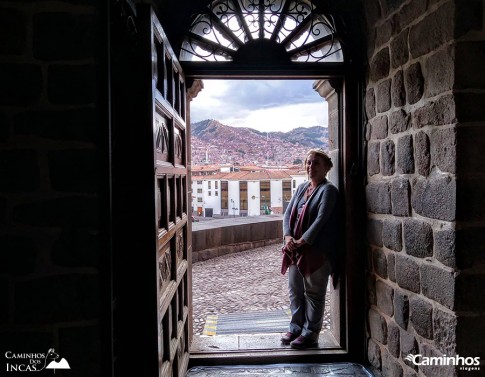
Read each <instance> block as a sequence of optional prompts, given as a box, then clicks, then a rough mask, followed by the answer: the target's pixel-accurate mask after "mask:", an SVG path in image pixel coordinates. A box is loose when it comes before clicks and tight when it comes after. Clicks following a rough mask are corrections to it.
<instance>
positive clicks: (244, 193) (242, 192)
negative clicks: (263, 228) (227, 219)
mask: <svg viewBox="0 0 485 377" xmlns="http://www.w3.org/2000/svg"><path fill="white" fill-rule="evenodd" d="M239 209H241V210H247V209H248V182H247V181H240V182H239Z"/></svg>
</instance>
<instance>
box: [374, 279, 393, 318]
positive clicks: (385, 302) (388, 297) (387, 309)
mask: <svg viewBox="0 0 485 377" xmlns="http://www.w3.org/2000/svg"><path fill="white" fill-rule="evenodd" d="M376 293H377V307H378V308H379V310H380V311H382V312H383V313H384V314H386V315H388V316H389V317H392V316H393V315H394V305H393V300H394V289H392V287H391V286H389V285H388V284H386V283H385V282H384V281H382V280H377V282H376Z"/></svg>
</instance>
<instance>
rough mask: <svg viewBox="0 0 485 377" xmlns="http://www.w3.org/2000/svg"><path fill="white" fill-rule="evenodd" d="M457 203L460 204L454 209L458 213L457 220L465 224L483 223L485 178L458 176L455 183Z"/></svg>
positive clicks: (484, 218)
mask: <svg viewBox="0 0 485 377" xmlns="http://www.w3.org/2000/svg"><path fill="white" fill-rule="evenodd" d="M457 185H458V186H457V188H456V191H457V194H458V198H457V202H458V203H460V205H459V207H458V208H456V210H457V211H459V212H458V214H457V219H458V220H460V221H465V222H468V223H469V222H472V221H484V220H485V198H484V195H483V187H485V177H484V176H483V175H482V174H481V175H477V176H460V179H459V180H458V181H457Z"/></svg>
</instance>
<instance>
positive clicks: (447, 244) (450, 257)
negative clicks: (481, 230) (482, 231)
mask: <svg viewBox="0 0 485 377" xmlns="http://www.w3.org/2000/svg"><path fill="white" fill-rule="evenodd" d="M484 241H485V240H484ZM433 245H434V251H433V255H434V257H435V258H436V260H438V261H440V262H441V263H443V264H444V265H445V266H448V267H451V268H455V267H456V237H455V230H454V229H442V230H437V231H436V232H434V234H433ZM462 252H463V250H462V249H460V254H461V253H462Z"/></svg>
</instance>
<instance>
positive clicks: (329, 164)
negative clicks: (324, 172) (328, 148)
mask: <svg viewBox="0 0 485 377" xmlns="http://www.w3.org/2000/svg"><path fill="white" fill-rule="evenodd" d="M311 154H314V155H317V156H320V157H321V158H323V161H324V162H325V164H326V165H327V167H328V170H330V169H331V168H332V167H333V163H332V159H331V158H330V157H329V156H328V154H327V153H326V152H325V151H324V150H323V149H321V148H313V149H310V150H309V151H308V152H307V153H306V157H305V166H306V163H307V161H308V157H310V155H311Z"/></svg>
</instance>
